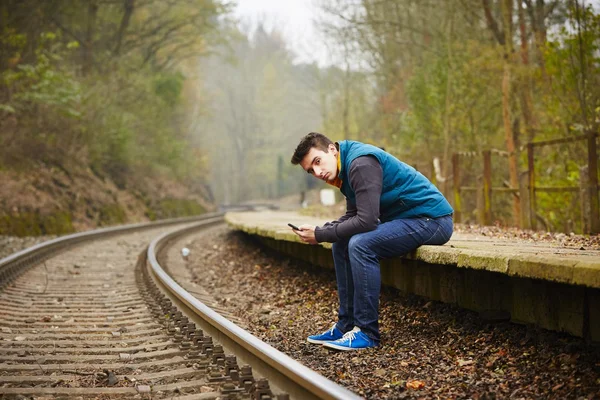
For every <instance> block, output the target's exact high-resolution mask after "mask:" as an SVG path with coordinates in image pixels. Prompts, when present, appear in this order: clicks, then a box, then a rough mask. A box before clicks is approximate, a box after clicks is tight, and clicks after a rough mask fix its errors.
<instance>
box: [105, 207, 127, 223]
mask: <svg viewBox="0 0 600 400" xmlns="http://www.w3.org/2000/svg"><path fill="white" fill-rule="evenodd" d="M125 221H126V214H125V210H124V209H123V207H121V206H120V205H118V204H107V205H104V206H102V208H100V212H99V213H98V225H99V226H110V225H118V224H122V223H124V222H125Z"/></svg>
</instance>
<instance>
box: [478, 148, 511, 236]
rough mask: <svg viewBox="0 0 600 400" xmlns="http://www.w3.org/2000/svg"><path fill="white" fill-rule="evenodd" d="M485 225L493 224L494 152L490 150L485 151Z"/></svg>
mask: <svg viewBox="0 0 600 400" xmlns="http://www.w3.org/2000/svg"><path fill="white" fill-rule="evenodd" d="M517 218H518V216H517ZM483 224H484V225H491V224H492V152H491V151H490V150H484V151H483Z"/></svg>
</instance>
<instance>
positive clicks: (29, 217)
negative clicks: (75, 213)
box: [0, 211, 75, 236]
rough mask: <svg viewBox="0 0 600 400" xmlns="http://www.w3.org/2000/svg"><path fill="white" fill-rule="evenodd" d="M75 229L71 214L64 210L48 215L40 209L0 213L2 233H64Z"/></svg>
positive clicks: (18, 234)
mask: <svg viewBox="0 0 600 400" xmlns="http://www.w3.org/2000/svg"><path fill="white" fill-rule="evenodd" d="M74 231H75V230H74V228H73V224H72V222H71V215H70V214H69V213H68V212H64V211H57V212H55V213H50V214H47V215H42V214H40V212H39V211H36V212H21V213H19V214H16V215H13V214H10V215H9V214H4V215H0V234H1V235H12V236H38V235H64V234H67V233H72V232H74Z"/></svg>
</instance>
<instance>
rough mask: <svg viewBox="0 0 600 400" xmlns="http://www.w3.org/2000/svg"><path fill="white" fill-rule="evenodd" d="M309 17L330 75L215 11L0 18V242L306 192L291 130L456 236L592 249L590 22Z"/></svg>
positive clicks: (437, 13)
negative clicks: (434, 192)
mask: <svg viewBox="0 0 600 400" xmlns="http://www.w3.org/2000/svg"><path fill="white" fill-rule="evenodd" d="M314 5H315V7H317V8H318V13H317V15H318V18H317V21H315V23H316V26H318V28H319V30H320V33H321V36H322V37H323V40H324V41H325V42H326V45H327V47H328V49H329V50H330V53H331V57H332V60H334V61H333V62H332V63H331V64H330V65H319V64H318V63H316V62H314V63H301V62H297V61H296V54H295V52H294V49H293V47H292V46H290V44H289V43H287V42H286V39H285V37H284V35H282V34H281V32H279V31H278V30H277V29H268V28H267V27H265V26H264V25H261V24H259V25H258V26H256V27H248V26H244V24H240V23H239V21H236V19H235V18H234V17H233V15H232V10H233V8H234V7H235V3H233V2H227V1H217V0H163V1H157V0H89V1H86V2H81V1H75V0H46V1H41V0H37V1H36V0H5V1H3V2H2V3H1V4H0V77H1V80H0V176H1V177H2V178H1V179H2V181H3V185H2V186H3V189H2V190H0V233H13V234H32V233H33V234H36V233H37V234H39V233H65V232H68V231H72V230H77V229H81V228H84V227H89V226H93V225H110V224H114V223H122V222H125V221H130V220H139V219H144V218H146V219H155V218H162V217H168V216H175V215H186V214H190V213H195V212H199V211H203V210H208V209H211V207H212V208H213V209H214V207H216V206H217V205H219V204H231V203H237V202H241V201H246V200H251V199H273V198H278V197H282V196H288V195H294V194H298V193H300V192H301V191H304V190H307V189H310V188H314V187H320V186H319V184H318V183H317V182H315V181H313V180H310V179H307V176H306V174H305V173H303V172H302V171H301V170H300V169H299V168H297V167H295V168H294V167H293V166H292V165H290V162H289V159H290V157H291V154H292V152H293V149H294V148H295V145H296V144H297V142H298V140H299V139H300V138H301V137H302V136H303V135H304V134H306V133H308V132H310V131H319V132H322V133H325V134H326V135H328V136H330V137H331V138H332V139H334V140H343V139H352V140H360V141H365V142H368V143H373V144H376V145H378V146H381V147H384V148H385V149H386V150H387V151H389V152H391V153H392V154H394V155H395V156H396V157H398V158H399V159H401V160H403V161H405V162H407V163H409V164H410V165H413V166H415V167H416V168H417V169H418V170H419V171H421V172H422V173H423V174H425V175H426V176H428V177H429V178H430V179H431V180H432V181H434V183H435V184H436V185H438V187H439V188H440V189H441V190H442V191H443V193H444V194H445V195H446V196H447V198H448V199H449V200H450V201H451V202H452V204H453V206H454V207H455V209H457V210H459V211H460V219H461V222H464V223H485V224H499V225H502V226H521V227H524V228H537V229H545V230H549V231H563V232H566V233H569V232H586V233H590V232H596V233H597V232H598V230H600V227H598V223H599V221H598V156H597V150H596V149H597V142H598V132H599V126H600V49H599V45H600V14H599V10H600V5H599V4H595V3H594V2H593V1H585V0H522V1H520V0H445V1H441V0H418V1H417V0H319V1H316V2H314ZM78 180H79V181H83V182H84V183H82V184H81V186H82V187H83V188H84V189H82V190H77V187H78V186H77V185H78V184H77V183H76V181H78ZM92 188H98V190H96V191H94V190H92ZM26 194H28V195H26ZM123 199H125V200H123Z"/></svg>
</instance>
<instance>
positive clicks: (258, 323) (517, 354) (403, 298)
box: [188, 227, 600, 399]
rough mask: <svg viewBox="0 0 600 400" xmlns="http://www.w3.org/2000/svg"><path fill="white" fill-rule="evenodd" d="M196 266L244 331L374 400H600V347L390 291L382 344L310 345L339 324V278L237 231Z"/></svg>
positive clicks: (202, 242)
mask: <svg viewBox="0 0 600 400" xmlns="http://www.w3.org/2000/svg"><path fill="white" fill-rule="evenodd" d="M190 249H191V256H190V260H189V261H188V268H191V269H194V270H195V272H196V276H198V278H197V282H196V283H198V284H199V285H202V286H203V287H204V288H205V289H206V290H207V291H209V292H210V293H211V294H212V295H213V296H215V297H216V298H217V299H218V300H219V301H220V302H221V304H222V306H223V307H225V308H226V309H227V310H228V311H230V312H232V313H233V314H235V315H237V316H239V317H240V318H241V319H242V321H243V323H242V325H243V327H244V328H245V329H248V330H250V331H251V332H252V333H253V334H255V335H256V336H258V337H259V338H261V339H262V340H264V341H266V342H267V343H269V344H271V345H272V346H274V347H276V348H277V349H279V350H281V351H283V352H284V353H286V354H288V355H290V356H291V357H293V358H295V359H297V360H299V361H300V362H302V363H303V364H305V365H307V366H308V367H310V368H312V369H314V370H317V371H318V372H320V373H321V374H323V375H324V376H326V377H328V378H329V379H332V380H334V381H336V382H338V383H340V384H342V385H344V386H346V387H348V388H349V389H351V390H353V391H355V392H356V393H358V394H360V395H362V396H365V397H366V398H368V399H404V398H407V399H420V398H422V399H431V398H434V399H435V398H443V399H467V398H471V399H495V398H514V399H539V398H549V399H593V398H600V349H599V348H598V347H594V346H591V345H588V344H586V343H585V342H584V341H583V340H581V339H579V338H575V337H572V336H569V335H566V334H560V333H556V332H550V331H546V330H543V329H539V328H536V327H533V326H523V325H517V324H512V323H507V322H505V323H498V324H490V323H487V322H485V321H484V320H482V319H481V318H480V317H479V315H478V314H477V313H474V312H470V311H467V310H463V309H460V308H458V307H455V306H453V305H449V304H443V303H438V302H432V301H428V300H427V299H425V298H421V297H418V296H413V295H406V294H403V293H401V292H399V291H398V290H395V289H390V288H384V289H383V290H382V295H381V303H380V326H381V335H382V343H381V346H380V347H378V348H376V349H369V350H363V351H359V352H336V351H330V350H327V349H325V348H323V347H321V346H318V345H312V344H309V343H307V342H306V336H308V335H310V334H314V333H318V332H321V331H324V330H326V329H328V328H329V327H330V326H331V324H332V323H333V322H335V318H336V313H337V292H336V288H335V275H334V272H333V271H331V270H323V269H320V268H316V267H312V266H310V265H307V264H305V263H302V262H298V261H294V260H289V259H286V258H282V257H281V256H279V255H277V254H274V253H272V252H271V251H268V250H265V249H261V248H259V247H257V244H256V243H254V242H253V241H252V240H251V238H249V237H247V236H246V235H244V234H242V233H238V232H234V231H230V230H229V229H228V228H224V227H222V228H215V229H214V230H212V231H210V232H207V233H203V234H201V235H198V236H196V237H195V238H194V239H193V240H192V242H191V246H190Z"/></svg>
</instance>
